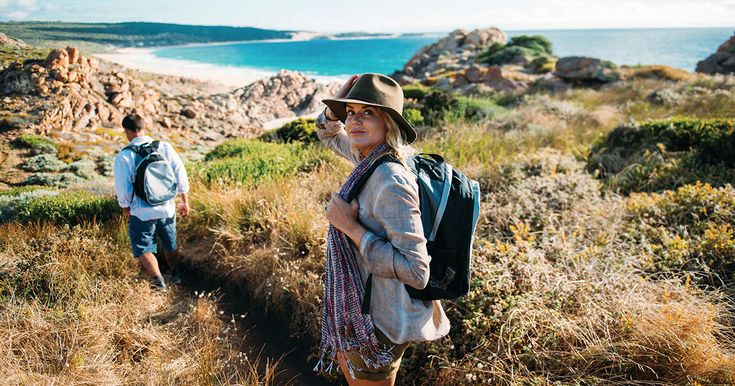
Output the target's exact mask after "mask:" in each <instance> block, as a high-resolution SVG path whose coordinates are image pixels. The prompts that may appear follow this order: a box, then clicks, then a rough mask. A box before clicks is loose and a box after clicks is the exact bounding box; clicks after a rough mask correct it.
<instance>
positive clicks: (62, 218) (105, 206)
mask: <svg viewBox="0 0 735 386" xmlns="http://www.w3.org/2000/svg"><path fill="white" fill-rule="evenodd" d="M42 192H44V191H43V190H37V191H34V192H31V194H29V195H28V196H27V197H25V199H23V200H17V201H15V203H14V205H15V206H14V208H15V216H14V220H15V221H19V222H24V223H27V222H40V221H49V222H52V223H55V224H70V225H74V224H80V223H83V222H86V221H97V222H108V221H111V220H113V219H115V218H117V217H118V215H119V213H120V208H119V206H118V203H117V200H116V199H115V197H113V196H103V195H97V194H93V193H89V192H82V191H80V192H63V193H58V194H45V193H42Z"/></svg>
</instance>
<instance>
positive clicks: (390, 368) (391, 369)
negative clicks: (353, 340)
mask: <svg viewBox="0 0 735 386" xmlns="http://www.w3.org/2000/svg"><path fill="white" fill-rule="evenodd" d="M375 336H376V337H377V338H378V342H380V343H381V344H382V345H385V346H386V347H389V348H390V352H391V353H392V354H393V361H392V362H391V363H389V364H387V365H385V366H383V367H380V368H377V369H374V368H372V367H367V366H366V365H365V362H364V361H363V360H362V358H360V356H359V355H357V353H356V352H354V351H346V352H345V358H346V359H347V360H348V361H350V363H351V364H352V368H353V369H354V374H355V378H356V379H359V380H364V381H382V380H384V379H387V378H389V377H390V376H391V375H393V374H395V373H396V372H398V368H399V367H400V366H401V358H403V352H404V351H406V347H408V343H403V344H395V343H393V342H391V341H390V340H388V338H387V337H386V336H385V335H384V334H383V333H382V332H381V331H380V330H378V329H377V328H376V329H375Z"/></svg>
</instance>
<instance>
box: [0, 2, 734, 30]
mask: <svg viewBox="0 0 735 386" xmlns="http://www.w3.org/2000/svg"><path fill="white" fill-rule="evenodd" d="M10 20H18V21H20V20H45V21H67V22H121V21H151V22H163V23H179V24H196V25H229V26H250V27H258V28H266V29H279V30H299V31H316V32H358V31H359V32H388V33H395V32H446V31H452V30H455V29H458V28H464V29H474V28H486V27H498V28H500V29H503V30H524V29H579V28H583V29H586V28H666V27H730V26H734V25H735V0H696V1H691V0H646V1H631V0H516V1H507V0H505V1H498V0H451V1H438V0H403V1H388V0H369V1H362V2H356V1H347V0H341V1H338V0H321V1H319V0H312V1H296V0H281V1H279V0H256V1H251V0H198V1H191V0H127V1H114V0H106V1H105V0H0V21H10Z"/></svg>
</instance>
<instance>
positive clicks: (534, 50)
mask: <svg viewBox="0 0 735 386" xmlns="http://www.w3.org/2000/svg"><path fill="white" fill-rule="evenodd" d="M553 56H554V53H553V49H552V45H551V42H550V41H549V40H548V39H547V38H545V37H543V36H540V35H533V36H529V35H520V36H515V37H513V38H511V39H510V41H508V43H507V44H502V43H495V44H493V45H491V46H490V47H488V48H487V49H486V50H485V51H483V52H481V53H480V54H479V55H478V56H477V61H478V62H479V63H487V64H490V65H503V64H509V63H521V64H526V63H535V64H533V67H534V68H537V69H539V71H546V67H545V65H546V63H547V62H552V61H553ZM546 72H548V71H546Z"/></svg>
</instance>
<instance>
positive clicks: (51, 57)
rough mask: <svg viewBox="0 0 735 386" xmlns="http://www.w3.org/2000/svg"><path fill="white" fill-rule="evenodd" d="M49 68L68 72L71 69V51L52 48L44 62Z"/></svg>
mask: <svg viewBox="0 0 735 386" xmlns="http://www.w3.org/2000/svg"><path fill="white" fill-rule="evenodd" d="M43 66H44V67H46V69H47V70H49V71H52V70H58V71H63V72H66V71H67V70H68V69H69V53H68V52H67V51H66V50H52V51H51V52H49V54H48V56H47V57H46V61H44V62H43Z"/></svg>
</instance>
